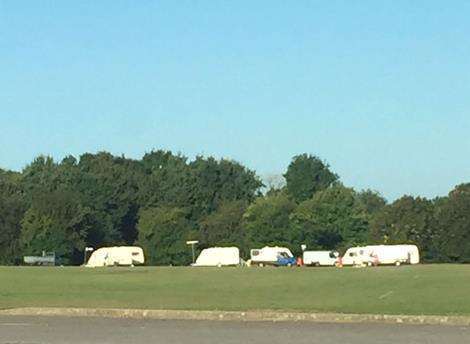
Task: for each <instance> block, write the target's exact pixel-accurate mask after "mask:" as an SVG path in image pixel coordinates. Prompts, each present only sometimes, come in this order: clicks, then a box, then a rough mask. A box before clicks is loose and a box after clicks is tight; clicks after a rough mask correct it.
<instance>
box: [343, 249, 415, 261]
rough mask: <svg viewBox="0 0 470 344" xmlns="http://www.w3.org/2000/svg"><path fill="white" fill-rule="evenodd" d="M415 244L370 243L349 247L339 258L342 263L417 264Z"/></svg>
mask: <svg viewBox="0 0 470 344" xmlns="http://www.w3.org/2000/svg"><path fill="white" fill-rule="evenodd" d="M418 263H419V250H418V247H417V246H416V245H370V246H364V247H351V248H349V249H348V250H347V251H346V253H345V254H344V256H343V257H342V259H341V264H342V265H356V266H358V265H368V266H372V265H396V266H399V265H401V264H418Z"/></svg>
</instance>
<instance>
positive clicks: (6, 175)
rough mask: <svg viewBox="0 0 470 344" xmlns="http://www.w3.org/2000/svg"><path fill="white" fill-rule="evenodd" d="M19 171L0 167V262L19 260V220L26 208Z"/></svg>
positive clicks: (6, 262) (15, 261) (12, 262)
mask: <svg viewBox="0 0 470 344" xmlns="http://www.w3.org/2000/svg"><path fill="white" fill-rule="evenodd" d="M20 177H21V175H20V174H19V173H12V172H5V171H3V170H1V169H0V264H2V265H5V264H7V265H9V264H14V263H17V262H19V261H20V258H21V250H20V245H19V238H20V233H21V226H20V222H21V219H22V218H23V216H24V213H25V211H26V209H27V204H26V202H25V199H24V194H23V192H22V190H21V188H20V183H19V182H20Z"/></svg>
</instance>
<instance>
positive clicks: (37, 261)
mask: <svg viewBox="0 0 470 344" xmlns="http://www.w3.org/2000/svg"><path fill="white" fill-rule="evenodd" d="M23 262H24V263H25V264H28V265H41V266H54V265H55V264H56V258H55V252H46V251H42V255H41V256H24V257H23Z"/></svg>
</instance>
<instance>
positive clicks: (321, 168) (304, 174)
mask: <svg viewBox="0 0 470 344" xmlns="http://www.w3.org/2000/svg"><path fill="white" fill-rule="evenodd" d="M284 178H285V179H286V187H287V191H288V193H289V194H290V195H291V196H292V197H293V198H294V199H295V200H296V201H297V202H299V203H300V202H303V201H305V200H307V199H310V198H311V197H312V196H313V195H314V194H315V193H316V192H318V191H321V190H324V189H326V188H327V187H329V186H330V185H332V184H333V183H334V182H336V181H337V180H338V175H336V174H335V173H333V172H331V171H330V168H329V165H328V164H326V163H324V162H323V161H322V160H321V159H320V158H318V157H316V156H313V155H309V154H302V155H297V156H295V157H294V158H293V159H292V162H291V163H290V165H289V167H288V168H287V172H286V173H285V174H284Z"/></svg>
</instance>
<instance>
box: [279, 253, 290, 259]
mask: <svg viewBox="0 0 470 344" xmlns="http://www.w3.org/2000/svg"><path fill="white" fill-rule="evenodd" d="M278 257H281V258H289V255H288V254H287V253H286V252H279V254H278Z"/></svg>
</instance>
